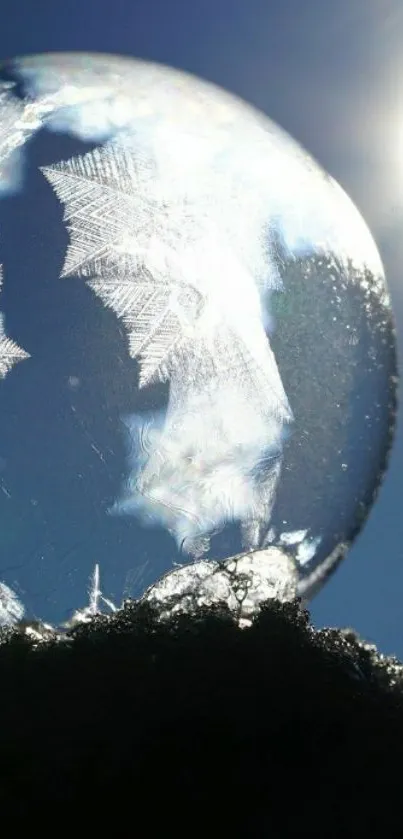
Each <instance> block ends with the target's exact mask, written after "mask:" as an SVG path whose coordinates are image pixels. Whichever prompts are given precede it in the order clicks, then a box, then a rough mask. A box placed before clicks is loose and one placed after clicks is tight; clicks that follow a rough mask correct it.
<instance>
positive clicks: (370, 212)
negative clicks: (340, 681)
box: [0, 0, 403, 657]
mask: <svg viewBox="0 0 403 839" xmlns="http://www.w3.org/2000/svg"><path fill="white" fill-rule="evenodd" d="M56 50H96V51H101V52H114V53H121V54H126V55H132V56H135V57H138V58H145V59H150V60H156V61H160V62H165V63H168V64H171V65H173V66H176V67H179V68H182V69H185V70H188V71H190V72H193V73H196V74H198V75H200V76H202V77H204V78H206V79H209V80H211V81H213V82H215V83H216V84H219V85H222V86H224V87H226V88H227V89H229V90H231V91H232V92H234V93H236V94H238V95H240V96H242V97H243V98H245V99H246V100H247V101H249V102H251V103H253V104H255V105H257V106H258V107H259V108H261V109H262V110H263V111H265V112H266V113H267V114H268V115H269V116H270V117H271V118H272V119H274V120H275V121H277V122H278V123H279V124H280V125H281V126H282V127H283V128H285V129H286V130H288V131H289V132H290V133H291V134H292V135H293V136H294V137H295V138H296V139H297V140H298V141H299V142H300V143H302V144H303V145H304V146H305V147H306V148H307V149H308V150H309V151H310V152H311V153H312V154H313V155H314V156H315V157H316V158H317V160H318V161H319V162H320V163H321V164H322V165H323V166H324V167H325V168H326V169H327V170H328V171H329V172H330V173H331V174H332V175H333V176H334V177H335V178H336V179H337V180H338V181H339V183H340V184H341V185H342V186H343V187H344V189H345V190H346V191H347V192H348V193H349V195H350V197H351V198H352V199H353V200H354V201H355V203H356V204H357V206H358V207H359V209H360V210H361V212H362V213H363V215H364V217H365V219H366V221H367V222H368V223H369V225H370V227H371V229H372V231H373V234H374V236H375V239H376V241H377V244H378V246H379V248H380V251H381V255H382V258H383V260H384V264H385V268H386V271H387V275H388V279H389V283H390V288H391V292H392V298H393V303H394V307H395V313H396V319H397V326H398V332H399V334H400V335H401V336H403V283H402V278H401V266H402V264H403V237H402V235H401V229H402V227H403V6H402V3H401V0H338V2H337V3H329V2H324V0H304V2H301V0H247V2H246V0H192V2H189V0H169V2H167V0H85V2H84V0H69V2H68V3H65V2H62V0H37V2H33V0H13V2H9V3H8V4H7V6H6V7H5V8H4V11H3V20H2V21H1V28H0V55H1V56H2V57H4V58H7V57H11V56H13V55H16V54H17V55H18V54H19V55H23V54H27V53H35V52H44V51H45V52H46V51H56ZM400 344H401V345H402V341H400ZM400 357H401V352H400ZM400 425H401V424H400ZM402 466H403V435H402V433H401V428H399V431H398V435H397V440H396V444H395V447H394V451H393V456H392V460H391V465H390V469H389V472H388V475H387V478H386V480H385V482H384V486H383V489H382V492H381V494H380V497H379V500H378V502H377V504H376V506H375V508H374V510H373V512H372V514H371V516H370V518H369V521H368V523H367V525H366V527H365V529H364V531H363V533H362V534H361V536H360V537H359V539H358V540H357V542H356V545H355V547H354V548H353V549H352V551H351V553H350V555H349V557H348V559H347V560H346V561H345V562H344V565H343V566H342V567H341V568H340V569H339V570H338V572H337V573H336V575H335V576H334V577H333V578H332V580H331V581H330V582H329V583H328V585H327V586H326V587H325V589H324V590H323V592H322V593H321V594H320V595H319V596H318V597H317V598H316V600H315V601H314V602H313V604H312V610H311V611H312V617H313V619H314V621H315V622H316V623H317V624H318V625H324V624H326V625H329V624H330V625H336V626H342V625H349V626H354V627H355V628H356V629H357V630H358V631H359V632H360V633H361V634H362V635H363V636H364V637H366V638H367V639H368V640H372V641H374V642H375V643H377V645H378V646H379V647H380V649H381V650H382V651H384V652H387V653H396V654H398V655H399V656H400V657H403V620H402V597H403V515H402V513H401V507H402V497H403V476H402V474H401V471H402Z"/></svg>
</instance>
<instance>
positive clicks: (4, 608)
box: [0, 583, 25, 626]
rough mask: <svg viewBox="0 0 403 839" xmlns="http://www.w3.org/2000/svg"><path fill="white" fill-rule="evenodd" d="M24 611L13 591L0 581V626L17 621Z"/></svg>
mask: <svg viewBox="0 0 403 839" xmlns="http://www.w3.org/2000/svg"><path fill="white" fill-rule="evenodd" d="M24 613H25V609H24V606H23V605H22V603H21V602H20V600H19V599H18V597H17V595H16V594H15V592H14V591H13V590H12V589H11V588H9V587H8V586H6V584H5V583H0V626H10V625H12V624H14V623H17V622H18V621H19V620H21V618H22V617H23V615H24Z"/></svg>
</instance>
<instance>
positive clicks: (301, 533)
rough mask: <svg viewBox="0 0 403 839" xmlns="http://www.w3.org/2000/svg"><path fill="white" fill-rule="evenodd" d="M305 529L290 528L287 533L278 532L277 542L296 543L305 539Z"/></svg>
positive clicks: (282, 543) (284, 543)
mask: <svg viewBox="0 0 403 839" xmlns="http://www.w3.org/2000/svg"><path fill="white" fill-rule="evenodd" d="M307 533H308V531H307V530H290V531H289V532H288V533H280V536H279V542H280V544H281V545H298V544H299V542H302V540H303V539H305V536H306V534H307Z"/></svg>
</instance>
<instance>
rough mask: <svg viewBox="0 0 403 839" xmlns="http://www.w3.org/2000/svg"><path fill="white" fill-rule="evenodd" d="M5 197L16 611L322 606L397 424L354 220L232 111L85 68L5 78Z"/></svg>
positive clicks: (9, 569)
mask: <svg viewBox="0 0 403 839" xmlns="http://www.w3.org/2000/svg"><path fill="white" fill-rule="evenodd" d="M0 197H1V200H0V232H1V238H0V263H1V265H2V268H1V277H2V285H3V292H2V295H1V296H0V309H1V310H2V311H1V313H0V315H1V317H0V320H1V329H0V333H1V334H0V375H1V381H0V388H1V391H2V393H1V411H0V449H1V451H2V452H5V453H6V454H7V459H6V460H4V465H3V467H2V471H1V479H2V489H3V492H2V493H0V540H1V545H2V551H1V557H2V559H1V560H0V580H2V583H1V585H2V586H3V592H8V591H9V590H10V591H12V587H13V586H14V587H15V586H16V585H17V588H18V592H19V596H20V597H21V600H22V602H23V604H24V606H23V608H24V610H25V615H26V616H28V617H29V616H30V615H31V616H36V617H37V618H40V619H41V620H43V621H46V622H48V623H54V624H57V625H61V624H63V623H66V622H68V623H70V624H71V621H73V622H74V620H75V619H76V618H77V616H80V615H84V616H85V618H86V619H87V618H88V616H89V615H92V614H93V613H94V609H95V610H97V609H102V608H103V607H104V606H105V607H106V608H107V609H108V610H112V609H113V608H115V606H114V604H119V603H121V602H122V600H123V599H124V598H125V597H129V596H130V597H136V598H138V597H147V598H151V599H157V600H158V601H161V600H163V599H165V600H167V598H170V597H171V596H172V595H173V594H176V596H177V597H178V598H182V602H183V604H186V608H190V606H189V604H190V601H191V600H193V602H200V600H202V602H215V601H216V600H217V599H219V598H224V599H225V600H226V601H227V602H228V604H229V605H230V608H233V609H235V608H239V609H240V610H241V612H240V614H241V613H242V615H241V616H242V619H249V618H250V616H251V614H253V611H254V610H256V609H257V608H258V607H259V604H260V603H261V602H262V600H264V599H265V598H267V597H269V596H272V597H278V598H280V599H283V600H284V599H290V598H292V597H294V596H296V595H298V596H302V597H304V598H306V599H309V597H310V596H312V595H313V594H314V593H315V592H316V591H317V590H318V589H319V588H320V587H321V585H322V584H323V583H324V582H325V580H326V579H327V578H328V576H329V574H330V573H331V572H332V571H333V570H334V569H335V567H336V566H337V564H338V563H339V562H340V560H341V559H342V558H343V557H344V555H345V553H346V551H347V550H348V547H349V546H350V544H351V542H352V540H353V539H354V537H355V535H356V534H357V532H358V531H359V529H360V527H361V526H362V524H363V522H364V521H365V518H366V515H367V512H368V510H369V508H370V506H371V504H372V502H373V500H374V497H375V495H376V492H377V489H378V487H379V484H380V481H381V478H382V475H383V472H384V469H385V466H386V462H387V455H388V451H389V448H390V444H391V440H392V434H393V427H394V417H395V392H396V359H395V336H394V329H393V319H392V313H391V306H390V301H389V296H388V291H387V286H386V282H385V277H384V271H383V267H382V263H381V259H380V257H379V254H378V251H377V248H376V246H375V243H374V241H373V239H372V236H371V234H370V232H369V230H368V228H367V226H366V224H365V223H364V221H363V219H362V218H361V216H360V214H359V212H358V211H357V210H356V208H355V207H354V205H353V204H352V203H351V201H350V200H349V198H348V197H347V196H346V195H345V193H344V192H343V191H342V190H341V188H340V187H339V186H338V184H337V183H336V182H335V181H334V180H333V178H332V177H330V176H329V175H328V174H326V173H325V172H324V171H323V170H322V169H321V168H320V167H319V166H318V165H317V164H316V163H315V161H314V160H313V159H312V158H311V157H310V156H309V155H308V154H307V153H306V152H305V151H304V150H303V149H302V148H301V147H300V146H298V145H297V144H296V143H295V142H294V141H293V140H292V139H291V138H290V137H289V136H288V135H287V134H286V133H285V132H283V131H282V130H281V129H280V128H278V127H277V126H276V125H275V124H274V123H273V122H271V121H270V120H269V119H268V118H267V117H266V116H265V115H264V114H262V113H259V112H257V111H256V110H254V109H253V108H251V107H250V106H248V105H247V104H246V103H244V102H242V101H241V100H239V99H236V98H235V97H233V96H231V95H230V94H228V93H227V92H225V91H223V90H221V89H219V88H216V87H214V86H212V85H210V84H207V83H205V82H203V81H201V80H199V79H196V78H193V77H191V76H188V75H185V74H184V73H181V72H179V71H177V70H173V69H170V68H167V67H163V66H159V65H155V64H148V63H146V62H142V61H135V60H131V59H123V58H119V57H115V56H102V55H96V56H94V55H90V54H84V53H83V54H81V55H78V54H75V55H70V54H58V55H46V56H35V57H29V58H23V59H18V60H15V61H12V62H8V63H7V64H5V65H3V67H2V70H1V74H0ZM32 499H34V500H35V503H33V500H32ZM89 579H90V581H92V582H90V589H89V595H88V605H87V606H86V605H85V601H86V590H87V589H88V580H89ZM101 580H102V589H101ZM190 593H191V595H192V596H191V597H190ZM10 596H11V595H10ZM10 602H11V600H10ZM94 604H95V605H94ZM237 604H238V605H237ZM13 608H14V607H13ZM21 608H22V607H21ZM3 611H4V609H3ZM13 614H16V612H15V608H14V613H13Z"/></svg>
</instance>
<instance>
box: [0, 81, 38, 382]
mask: <svg viewBox="0 0 403 839" xmlns="http://www.w3.org/2000/svg"><path fill="white" fill-rule="evenodd" d="M39 124H40V123H39V122H38V119H37V117H35V106H34V105H32V104H31V103H22V102H20V101H19V100H18V99H16V98H15V97H14V96H13V94H12V85H11V84H0V195H2V194H5V193H7V192H11V191H13V189H15V188H16V187H17V186H18V185H19V180H20V166H19V165H18V164H19V160H18V157H17V152H18V149H19V148H20V147H21V146H23V145H24V143H25V141H26V140H27V138H28V136H29V135H30V133H32V131H33V130H35V129H36V128H38V126H39ZM2 285H3V269H2V265H1V264H0V290H1V287H2ZM25 358H29V355H28V353H26V352H25V351H24V350H23V349H21V347H19V346H18V345H17V344H15V343H14V341H12V340H11V339H10V338H7V336H6V333H5V328H4V315H3V313H1V312H0V378H2V379H4V377H5V376H6V375H7V373H8V372H9V371H10V370H11V368H12V367H13V366H14V364H16V363H17V362H18V361H22V360H23V359H25Z"/></svg>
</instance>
